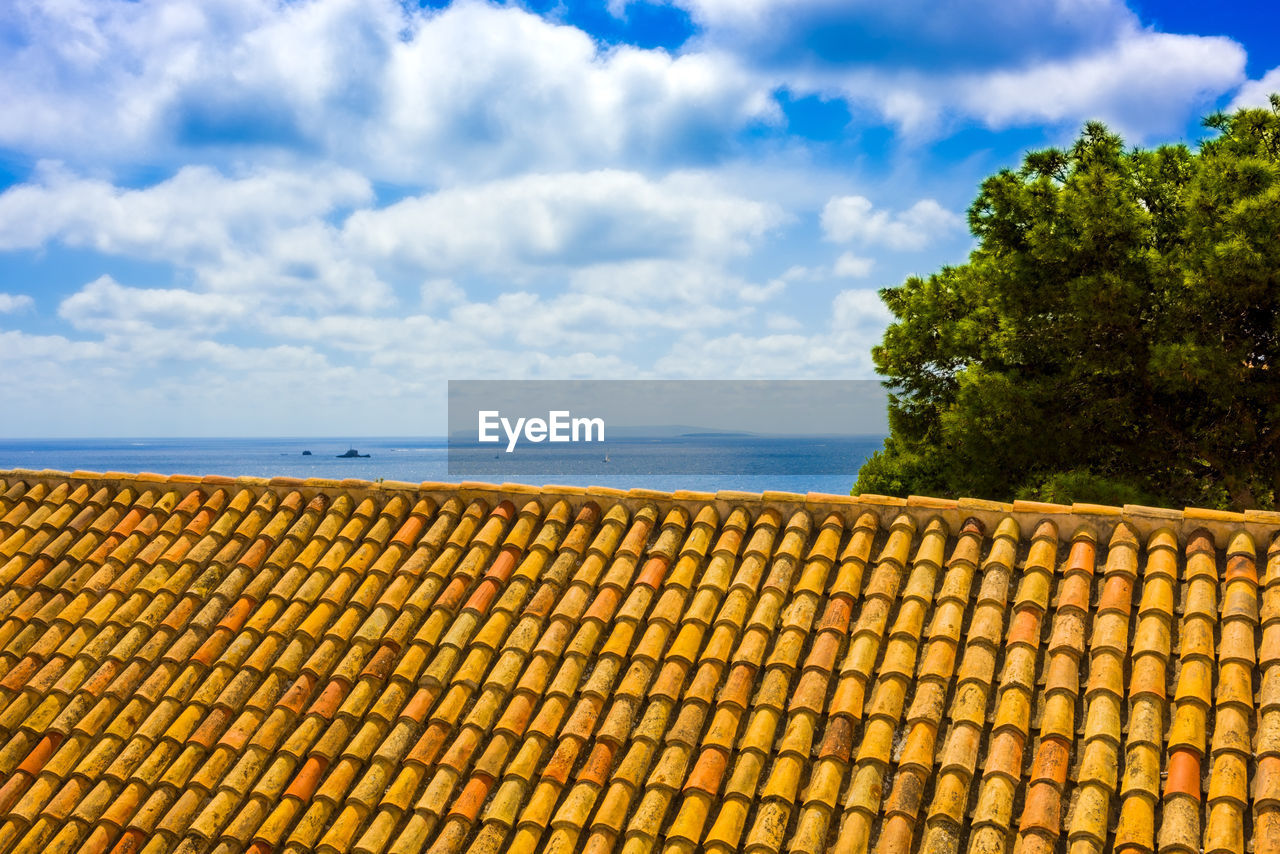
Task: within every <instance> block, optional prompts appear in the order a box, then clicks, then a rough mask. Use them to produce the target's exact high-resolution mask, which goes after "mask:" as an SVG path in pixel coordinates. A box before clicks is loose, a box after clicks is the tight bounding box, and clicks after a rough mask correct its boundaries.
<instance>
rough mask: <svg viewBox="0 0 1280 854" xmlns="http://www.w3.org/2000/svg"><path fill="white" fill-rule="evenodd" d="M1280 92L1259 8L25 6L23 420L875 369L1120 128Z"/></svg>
mask: <svg viewBox="0 0 1280 854" xmlns="http://www.w3.org/2000/svg"><path fill="white" fill-rule="evenodd" d="M1277 90H1280V16H1277V15H1275V14H1274V12H1273V11H1268V9H1267V4H1262V3H1256V4H1255V3H1234V4H1232V3H1217V4H1207V3H1201V2H1190V0H1186V1H1185V2H1184V0H1179V2H1153V0H1143V2H1137V0H1134V2H1131V3H1130V4H1129V5H1127V6H1126V5H1125V4H1124V3H1122V2H1119V0H1009V2H1003V3H996V2H985V3H978V2H965V0H957V2H953V3H947V4H936V3H927V2H923V0H905V2H899V3H895V4H885V3H881V2H871V0H840V2H836V0H667V2H659V3H649V2H627V0H610V1H609V2H607V3H585V2H578V0H566V1H565V2H561V0H555V1H554V2H553V0H528V2H525V3H509V4H494V3H484V2H453V3H440V2H430V3H417V2H412V3H401V2H394V0H296V2H285V0H277V2H250V0H169V2H162V3H161V2H147V0H141V1H140V2H121V0H67V2H61V3H57V4H50V3H44V2H37V0H15V2H11V3H8V4H5V5H4V7H3V9H0V115H2V116H4V117H5V118H4V120H3V121H0V409H3V410H4V412H5V417H4V418H3V419H0V435H7V436H19V437H21V436H32V437H34V436H126V435H135V436H136V435H149V436H157V435H160V436H164V435H167V436H196V435H203V436H207V435H215V436H216V435H227V436H247V435H335V434H337V435H413V434H438V433H441V432H443V429H444V416H443V407H444V404H445V382H446V380H448V379H488V378H501V379H512V378H546V379H567V378H630V377H645V378H698V379H721V378H770V379H772V378H842V379H857V378H868V377H871V376H873V371H872V367H871V361H870V352H869V351H870V348H871V347H872V346H873V345H874V344H875V343H876V342H877V341H878V340H879V338H880V335H881V333H882V331H883V329H884V326H885V325H886V323H887V322H888V316H887V314H886V312H885V310H884V309H883V307H882V306H881V304H880V302H879V300H878V298H877V296H876V290H877V289H878V288H880V287H884V286H886V285H893V284H897V283H899V282H900V281H901V280H902V279H903V277H904V276H907V275H910V274H912V273H922V274H923V273H928V272H931V271H933V270H936V269H938V268H939V267H940V266H942V265H944V264H949V263H959V262H962V261H963V260H964V259H965V256H966V253H967V252H968V250H969V248H970V246H971V241H970V237H969V235H968V232H967V230H966V228H965V224H964V212H965V209H966V207H967V206H968V204H969V203H970V201H971V200H972V198H973V196H974V193H975V191H976V188H977V185H978V183H979V182H980V181H981V179H982V178H983V177H984V176H985V175H987V174H989V173H991V172H992V171H994V170H996V169H999V168H1001V167H1004V166H1011V165H1016V164H1017V163H1018V161H1019V160H1020V158H1021V155H1022V153H1023V152H1025V151H1027V150H1028V149H1033V148H1038V147H1042V146H1045V145H1054V144H1065V143H1067V142H1069V141H1070V140H1071V139H1072V138H1073V137H1074V135H1075V134H1076V133H1077V132H1078V130H1079V128H1080V125H1081V124H1082V123H1083V122H1084V121H1086V120H1089V119H1094V118H1098V119H1102V120H1104V121H1106V122H1107V123H1109V124H1110V125H1111V126H1112V127H1113V128H1115V129H1116V130H1118V131H1120V132H1122V133H1123V134H1124V135H1125V138H1126V139H1127V140H1128V141H1129V142H1130V143H1131V144H1155V143H1160V142H1165V141H1186V142H1190V143H1194V141H1195V140H1197V139H1198V138H1200V136H1201V133H1202V131H1201V130H1200V127H1199V118H1200V117H1201V116H1202V115H1203V114H1205V113H1207V112H1209V111H1212V110H1215V109H1223V108H1231V107H1235V106H1241V105H1261V104H1265V102H1266V95H1267V93H1269V92H1271V91H1277Z"/></svg>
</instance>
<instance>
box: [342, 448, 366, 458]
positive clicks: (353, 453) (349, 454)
mask: <svg viewBox="0 0 1280 854" xmlns="http://www.w3.org/2000/svg"><path fill="white" fill-rule="evenodd" d="M357 458H358V459H362V460H367V459H368V458H369V455H368V454H362V453H360V452H359V451H357V450H356V449H355V448H347V451H346V453H344V454H338V459H340V460H354V459H357Z"/></svg>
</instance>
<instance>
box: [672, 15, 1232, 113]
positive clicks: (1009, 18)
mask: <svg viewBox="0 0 1280 854" xmlns="http://www.w3.org/2000/svg"><path fill="white" fill-rule="evenodd" d="M676 2H677V3H678V4H679V5H681V6H684V7H685V8H687V9H689V10H690V13H691V14H692V15H693V17H694V19H695V20H696V21H698V22H699V23H701V24H702V25H703V27H704V28H705V33H704V35H703V37H702V38H701V40H700V44H701V45H702V46H703V47H705V48H706V49H715V50H719V51H724V52H728V53H732V54H734V55H735V56H738V57H740V58H741V59H742V61H743V62H744V63H747V64H750V65H752V66H753V67H755V68H756V69H757V70H758V71H759V72H760V73H764V74H768V75H771V76H772V77H773V78H774V79H776V80H778V81H779V82H780V83H781V85H784V86H786V87H788V88H790V89H792V90H794V91H797V92H800V93H803V94H819V95H823V96H825V97H833V98H843V99H845V100H846V101H848V102H849V103H851V104H853V105H855V106H856V107H858V108H860V109H867V110H871V111H872V112H873V113H874V114H877V115H879V116H880V117H882V118H883V119H886V120H888V121H890V122H892V123H893V124H896V125H897V126H899V127H900V128H902V129H903V130H905V131H906V132H907V133H908V134H911V135H913V136H930V135H936V134H938V133H943V132H946V131H948V130H949V129H950V128H951V127H952V126H954V125H955V124H957V123H962V122H972V121H977V122H979V123H981V124H984V125H986V126H988V127H991V128H1008V127H1015V126H1021V125H1028V124H1033V123H1036V122H1052V123H1077V122H1080V121H1084V120H1087V119H1095V118H1098V119H1103V120H1105V121H1108V122H1110V123H1111V124H1113V125H1114V126H1115V127H1117V128H1118V129H1120V130H1122V131H1125V132H1127V133H1129V134H1131V135H1133V136H1134V137H1137V138H1148V137H1150V136H1153V135H1157V134H1161V133H1168V132H1171V131H1176V130H1178V129H1179V128H1180V127H1181V125H1182V123H1183V122H1185V121H1186V120H1187V118H1188V117H1190V116H1191V115H1193V114H1194V113H1195V112H1196V111H1198V110H1200V109H1202V108H1204V107H1205V106H1206V105H1208V104H1210V103H1211V102H1212V101H1213V99H1214V98H1216V97H1217V96H1219V95H1222V94H1224V93H1226V92H1229V91H1231V90H1232V89H1234V88H1235V87H1236V86H1237V85H1239V84H1240V82H1241V81H1243V79H1244V65H1245V52H1244V50H1243V48H1241V47H1240V45H1238V44H1236V43H1235V42H1233V41H1231V40H1230V39H1226V38H1221V37H1206V36H1199V35H1182V34H1174V33H1162V32H1157V31H1155V30H1152V29H1150V28H1147V27H1144V26H1142V25H1141V23H1140V21H1139V20H1138V19H1137V17H1136V16H1135V15H1134V14H1133V13H1132V12H1131V11H1130V10H1129V9H1128V8H1127V7H1126V5H1125V4H1124V3H1123V2H1122V0H1085V2H1068V0H1018V2H1013V3H1000V4H993V3H989V2H982V0H961V2H955V3H946V4H938V3H929V2H926V0H904V2H899V3H891V4H886V3H876V2H870V0H855V2H852V3H850V2H840V0H746V2H732V1H731V0H676Z"/></svg>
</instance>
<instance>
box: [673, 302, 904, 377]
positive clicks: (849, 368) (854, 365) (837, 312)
mask: <svg viewBox="0 0 1280 854" xmlns="http://www.w3.org/2000/svg"><path fill="white" fill-rule="evenodd" d="M891 319H892V316H891V315H890V313H889V310H888V309H887V308H885V306H884V303H882V302H881V301H880V298H879V296H878V295H877V294H876V292H875V291H871V290H845V291H840V292H839V293H838V294H836V296H835V297H834V299H832V301H831V305H830V321H829V323H828V324H827V325H826V327H825V328H818V329H815V330H813V331H812V332H810V333H808V334H805V333H802V332H790V331H781V330H787V329H788V328H789V326H790V324H788V323H787V321H786V319H782V320H781V322H780V323H769V324H767V326H768V327H769V328H770V329H771V330H780V331H770V332H768V333H766V334H763V335H758V334H752V333H749V332H732V333H728V334H724V335H718V336H692V335H689V336H684V337H682V338H681V339H680V340H679V342H678V343H677V344H676V345H675V346H674V347H672V348H671V350H670V352H668V353H667V355H665V356H663V357H662V358H660V359H658V361H657V362H656V363H655V366H654V367H655V368H656V370H657V371H658V372H659V373H661V374H664V375H669V376H679V377H708V376H716V377H721V376H723V377H744V378H746V377H752V378H764V379H772V378H778V379H808V378H811V379H832V378H840V379H870V378H872V377H874V376H875V367H874V365H873V364H872V362H871V348H872V346H874V345H875V344H877V343H879V340H880V336H881V334H882V333H883V332H884V328H885V326H887V325H888V323H889V321H890V320H891Z"/></svg>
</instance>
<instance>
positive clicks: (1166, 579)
mask: <svg viewBox="0 0 1280 854" xmlns="http://www.w3.org/2000/svg"><path fill="white" fill-rule="evenodd" d="M1277 840H1280V520H1278V519H1277V518H1276V517H1275V516H1273V515H1268V514H1259V513H1245V514H1224V513H1214V512H1208V511H1200V510H1195V509H1188V510H1185V511H1168V510H1157V509H1152V508H1146V507H1123V508H1106V507H1096V506H1092V505H1075V506H1064V505H1046V504H1039V503H1035V502H1015V503H1014V504H1012V505H1008V504H997V503H994V502H985V501H975V500H970V499H962V500H960V501H937V500H933V499H927V498H920V497H913V498H911V499H907V500H901V499H886V498H880V497H877V496H862V497H855V498H849V497H842V496H828V495H818V494H810V495H807V496H805V495H798V494H793V493H766V494H764V495H762V496H755V495H750V494H745V493H734V492H721V493H716V494H714V495H713V494H708V493H695V492H677V493H673V494H665V493H657V492H652V491H649V490H632V491H630V492H624V491H621V490H608V489H596V488H593V489H575V488H571V487H545V488H543V489H541V490H539V489H535V488H531V487H523V486H517V485H513V484H507V485H503V486H490V485H486V484H478V483H464V484H461V485H456V486H455V485H449V484H436V483H425V484H420V485H413V484H401V483H383V484H371V483H363V482H360V481H341V482H333V481H318V480H308V481H303V480H296V479H289V478H276V479H273V480H264V479H260V478H239V479H236V478H222V477H209V478H192V477H170V478H166V477H161V476H158V475H136V476H131V475H125V474H119V473H111V474H107V475H96V474H92V473H88V472H77V473H75V474H73V475H65V474H60V473H56V472H27V471H14V472H3V473H0V854H4V852H9V851H40V850H42V849H49V850H50V851H56V852H84V854H90V852H126V851H128V852H139V851H141V852H192V854H196V853H197V852H198V854H208V853H210V852H219V854H222V852H225V854H243V852H257V853H258V854H265V852H271V851H299V852H300V851H323V852H334V853H335V854H337V852H342V854H346V852H361V853H362V854H384V852H389V851H405V850H423V851H431V852H439V854H444V852H456V854H462V852H467V854H486V852H497V851H513V852H520V851H529V852H534V851H547V852H561V851H564V852H575V851H586V852H610V851H624V852H642V851H644V852H647V851H651V850H655V849H657V848H663V849H664V850H669V851H672V852H684V851H688V852H693V851H701V850H705V851H726V852H727V851H748V852H770V854H772V852H782V851H786V852H824V851H862V852H872V851H875V852H878V854H905V852H913V851H921V852H929V854H960V852H967V854H987V852H1002V854H1011V853H1012V852H1014V851H1018V850H1021V851H1022V852H1023V854H1031V852H1033V851H1040V850H1044V851H1048V850H1051V849H1052V850H1067V849H1069V850H1070V851H1071V852H1073V853H1074V854H1085V852H1086V851H1088V852H1093V851H1101V850H1103V849H1114V850H1116V851H1120V852H1124V854H1156V852H1161V854H1163V852H1173V851H1178V850H1183V851H1187V852H1197V851H1206V852H1243V851H1244V850H1245V848H1246V846H1248V845H1249V844H1250V843H1252V845H1253V847H1254V850H1255V851H1256V852H1269V851H1276V850H1280V842H1278V841H1277Z"/></svg>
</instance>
